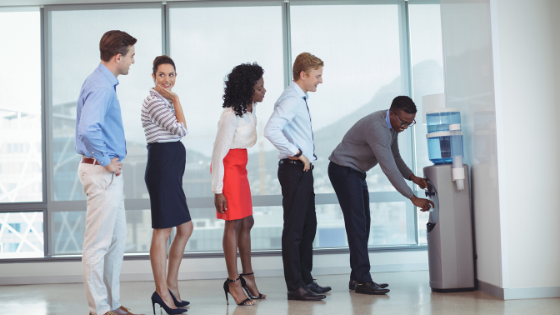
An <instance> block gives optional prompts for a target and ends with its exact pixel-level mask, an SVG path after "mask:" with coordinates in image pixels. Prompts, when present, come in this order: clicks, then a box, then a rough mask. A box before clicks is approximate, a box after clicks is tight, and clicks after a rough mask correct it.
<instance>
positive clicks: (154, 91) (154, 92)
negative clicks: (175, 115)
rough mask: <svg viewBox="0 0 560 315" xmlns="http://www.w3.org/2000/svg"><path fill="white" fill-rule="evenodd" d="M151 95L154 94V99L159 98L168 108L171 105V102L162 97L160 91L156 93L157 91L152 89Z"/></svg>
mask: <svg viewBox="0 0 560 315" xmlns="http://www.w3.org/2000/svg"><path fill="white" fill-rule="evenodd" d="M150 94H152V95H153V96H154V97H157V98H159V99H161V100H162V101H163V102H165V104H167V105H168V106H170V105H171V101H170V100H168V99H166V98H165V97H163V96H161V94H160V93H159V92H158V91H156V89H154V88H150Z"/></svg>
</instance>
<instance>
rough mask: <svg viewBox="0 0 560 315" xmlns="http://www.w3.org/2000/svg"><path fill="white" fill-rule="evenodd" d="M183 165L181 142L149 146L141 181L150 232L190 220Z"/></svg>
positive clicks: (183, 149) (183, 148)
mask: <svg viewBox="0 0 560 315" xmlns="http://www.w3.org/2000/svg"><path fill="white" fill-rule="evenodd" d="M185 163H186V152H185V146H184V145H183V143H181V142H180V141H177V142H166V143H148V163H147V165H146V174H145V175H144V181H145V182H146V186H147V187H148V193H149V194H150V205H151V207H152V228H153V229H166V228H170V227H174V226H178V225H181V224H183V223H185V222H189V221H190V220H191V215H190V213H189V208H188V207H187V198H186V197H185V192H184V191H183V174H184V173H185Z"/></svg>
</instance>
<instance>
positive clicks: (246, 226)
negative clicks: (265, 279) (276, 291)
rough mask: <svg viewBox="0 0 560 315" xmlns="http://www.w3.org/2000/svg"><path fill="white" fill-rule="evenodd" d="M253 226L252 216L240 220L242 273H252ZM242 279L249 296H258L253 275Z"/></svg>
mask: <svg viewBox="0 0 560 315" xmlns="http://www.w3.org/2000/svg"><path fill="white" fill-rule="evenodd" d="M254 224H255V220H254V219H253V216H252V215H250V216H248V217H246V218H243V219H242V220H241V230H240V231H239V256H240V257H241V265H242V267H243V273H252V272H253V266H252V264H251V229H252V228H253V225H254ZM243 278H245V280H246V282H247V287H248V288H249V291H251V294H252V295H253V296H255V297H256V296H259V290H258V289H257V284H256V282H255V275H250V276H243ZM263 297H266V295H264V294H263Z"/></svg>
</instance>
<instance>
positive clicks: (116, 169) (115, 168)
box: [104, 158, 122, 176]
mask: <svg viewBox="0 0 560 315" xmlns="http://www.w3.org/2000/svg"><path fill="white" fill-rule="evenodd" d="M104 167H105V169H106V170H107V172H109V173H115V175H117V176H119V175H121V170H122V163H121V162H119V158H112V159H111V163H110V164H107V165H105V166H104Z"/></svg>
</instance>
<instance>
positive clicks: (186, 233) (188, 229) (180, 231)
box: [177, 221, 194, 239]
mask: <svg viewBox="0 0 560 315" xmlns="http://www.w3.org/2000/svg"><path fill="white" fill-rule="evenodd" d="M193 229H194V227H193V224H192V221H189V222H187V223H183V224H181V225H179V226H178V227H177V237H179V238H186V239H189V238H190V237H191V235H192V233H193Z"/></svg>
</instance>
